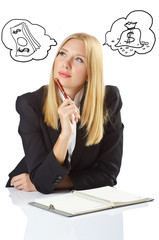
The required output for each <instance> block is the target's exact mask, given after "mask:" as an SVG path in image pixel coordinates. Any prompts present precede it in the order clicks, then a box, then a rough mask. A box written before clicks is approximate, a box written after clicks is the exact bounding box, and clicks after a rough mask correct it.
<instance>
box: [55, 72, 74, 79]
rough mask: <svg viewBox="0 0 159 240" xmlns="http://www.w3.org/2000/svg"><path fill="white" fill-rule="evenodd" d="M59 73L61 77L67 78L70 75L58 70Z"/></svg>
mask: <svg viewBox="0 0 159 240" xmlns="http://www.w3.org/2000/svg"><path fill="white" fill-rule="evenodd" d="M58 73H59V75H60V77H63V78H69V77H71V76H70V75H69V74H68V73H66V72H58Z"/></svg>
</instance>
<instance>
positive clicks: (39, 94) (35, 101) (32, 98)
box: [16, 86, 47, 109]
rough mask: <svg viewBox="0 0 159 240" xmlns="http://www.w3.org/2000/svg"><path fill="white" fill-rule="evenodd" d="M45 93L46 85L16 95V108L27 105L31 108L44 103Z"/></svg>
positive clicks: (39, 106) (38, 106)
mask: <svg viewBox="0 0 159 240" xmlns="http://www.w3.org/2000/svg"><path fill="white" fill-rule="evenodd" d="M46 94H47V86H42V87H40V88H39V89H37V90H35V91H33V92H27V93H24V94H22V95H20V96H18V97H17V100H16V108H17V107H18V108H23V106H26V105H29V106H32V107H33V108H40V109H41V107H42V106H43V104H44V99H45V97H46Z"/></svg>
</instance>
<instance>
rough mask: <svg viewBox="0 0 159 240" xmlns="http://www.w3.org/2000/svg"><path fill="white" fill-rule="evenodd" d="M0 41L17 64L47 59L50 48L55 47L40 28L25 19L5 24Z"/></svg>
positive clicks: (52, 39)
mask: <svg viewBox="0 0 159 240" xmlns="http://www.w3.org/2000/svg"><path fill="white" fill-rule="evenodd" d="M1 39H2V42H3V44H4V46H5V47H6V48H7V49H9V50H10V56H11V57H12V58H13V59H14V60H15V61H18V62H28V61H31V60H42V59H44V58H46V57H47V55H48V53H49V51H50V49H51V46H56V45H57V42H56V40H55V39H54V38H51V37H50V36H49V35H47V34H46V30H45V29H44V28H43V27H42V26H40V25H38V24H33V23H31V22H30V21H28V20H25V19H12V20H10V21H9V22H7V23H6V24H5V26H4V27H3V29H2V33H1Z"/></svg>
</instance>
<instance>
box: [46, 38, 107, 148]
mask: <svg viewBox="0 0 159 240" xmlns="http://www.w3.org/2000/svg"><path fill="white" fill-rule="evenodd" d="M70 39H79V40H83V41H84V43H85V48H86V62H87V76H88V81H87V87H86V92H85V99H84V104H83V109H82V115H81V119H80V120H81V123H80V127H84V126H86V135H87V141H86V146H90V145H93V144H97V143H99V142H100V140H101V139H102V137H103V131H104V130H103V124H104V121H105V116H104V109H103V105H104V97H105V86H104V80H103V55H102V48H101V44H100V43H99V41H98V40H97V39H96V38H95V37H93V36H91V35H88V34H86V33H76V34H72V35H70V36H69V37H67V38H66V39H65V40H64V41H63V42H62V44H61V45H60V47H59V49H58V52H59V50H60V49H61V48H62V46H63V45H64V44H65V43H66V42H67V41H69V40H70ZM58 52H57V54H56V56H57V55H58ZM56 56H55V58H56ZM60 104H61V99H60V97H59V94H58V91H57V84H55V81H54V63H53V67H52V72H51V76H50V82H49V86H48V92H47V96H46V99H45V103H44V106H43V113H44V121H45V122H46V124H47V125H48V126H51V127H52V128H54V129H58V119H59V117H58V107H59V106H60Z"/></svg>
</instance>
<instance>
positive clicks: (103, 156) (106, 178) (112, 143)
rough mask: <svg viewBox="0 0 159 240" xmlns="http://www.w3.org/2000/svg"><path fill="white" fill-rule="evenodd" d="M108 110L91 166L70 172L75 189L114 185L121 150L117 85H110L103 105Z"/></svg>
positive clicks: (121, 132) (118, 169) (121, 127)
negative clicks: (96, 152)
mask: <svg viewBox="0 0 159 240" xmlns="http://www.w3.org/2000/svg"><path fill="white" fill-rule="evenodd" d="M106 105H107V109H108V112H109V119H108V123H107V124H106V125H105V126H104V130H105V133H104V136H103V139H102V140H101V142H100V143H99V144H100V153H99V156H98V158H97V159H96V161H95V162H94V164H93V166H92V167H91V168H89V169H86V170H81V171H79V172H76V174H73V173H71V175H70V177H71V179H72V182H73V184H74V186H75V189H77V190H82V189H89V188H96V187H102V186H114V185H115V184H116V183H117V181H116V178H117V176H118V174H119V171H120V167H121V159H122V152H123V128H124V126H123V124H122V122H121V115H120V110H121V107H122V100H121V97H120V93H119V90H118V88H117V87H112V86H110V87H109V88H108V93H107V97H106V102H105V107H106Z"/></svg>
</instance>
